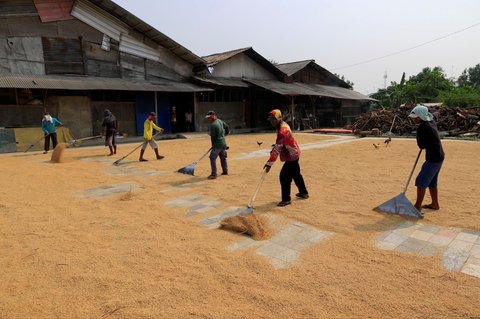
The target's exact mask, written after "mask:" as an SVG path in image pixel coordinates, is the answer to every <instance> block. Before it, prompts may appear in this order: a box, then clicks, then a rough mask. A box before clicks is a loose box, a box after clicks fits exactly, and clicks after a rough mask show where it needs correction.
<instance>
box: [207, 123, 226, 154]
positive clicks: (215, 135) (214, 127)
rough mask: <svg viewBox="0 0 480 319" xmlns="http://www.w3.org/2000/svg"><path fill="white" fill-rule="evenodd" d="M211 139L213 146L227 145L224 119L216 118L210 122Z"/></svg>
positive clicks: (222, 146) (221, 146)
mask: <svg viewBox="0 0 480 319" xmlns="http://www.w3.org/2000/svg"><path fill="white" fill-rule="evenodd" d="M210 139H211V141H212V147H213V148H224V147H227V142H226V141H225V130H224V129H223V124H222V120H220V119H216V120H215V121H213V122H212V123H210Z"/></svg>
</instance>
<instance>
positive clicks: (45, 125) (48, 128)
mask: <svg viewBox="0 0 480 319" xmlns="http://www.w3.org/2000/svg"><path fill="white" fill-rule="evenodd" d="M57 124H58V125H63V124H62V122H60V121H59V120H57V119H56V118H54V117H52V122H50V121H44V120H42V131H43V132H44V133H45V134H51V133H55V132H56V131H57V126H56V125H57Z"/></svg>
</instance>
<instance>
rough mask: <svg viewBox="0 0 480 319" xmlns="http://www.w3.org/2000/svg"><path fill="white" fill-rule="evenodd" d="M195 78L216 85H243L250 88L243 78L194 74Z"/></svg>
mask: <svg viewBox="0 0 480 319" xmlns="http://www.w3.org/2000/svg"><path fill="white" fill-rule="evenodd" d="M193 79H194V80H196V81H199V82H201V83H204V84H210V85H216V86H227V87H241V88H248V86H249V85H248V84H247V83H245V82H243V81H242V79H236V78H220V77H219V78H216V77H202V76H194V77H193Z"/></svg>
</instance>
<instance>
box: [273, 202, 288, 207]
mask: <svg viewBox="0 0 480 319" xmlns="http://www.w3.org/2000/svg"><path fill="white" fill-rule="evenodd" d="M291 203H292V202H291V201H286V202H284V201H281V202H280V203H278V204H277V206H278V207H285V206H287V205H290V204H291Z"/></svg>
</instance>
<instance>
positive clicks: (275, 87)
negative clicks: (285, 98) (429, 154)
mask: <svg viewBox="0 0 480 319" xmlns="http://www.w3.org/2000/svg"><path fill="white" fill-rule="evenodd" d="M243 80H244V81H246V82H248V83H252V84H254V85H257V86H260V87H263V88H265V89H267V90H269V91H272V92H275V93H278V94H281V95H290V96H297V95H312V96H321V95H322V94H320V93H318V92H315V91H314V90H313V89H312V88H311V87H309V86H307V85H305V84H302V83H298V82H294V83H284V82H280V81H272V80H252V79H243Z"/></svg>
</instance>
